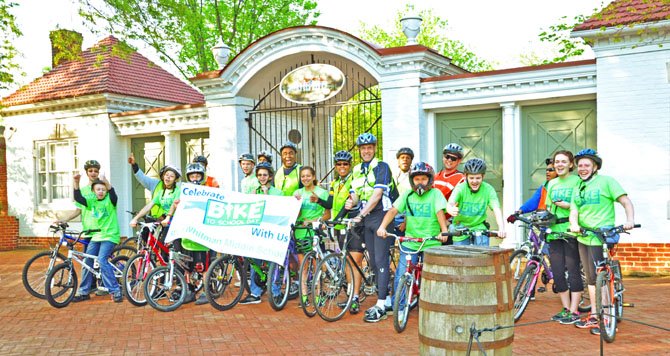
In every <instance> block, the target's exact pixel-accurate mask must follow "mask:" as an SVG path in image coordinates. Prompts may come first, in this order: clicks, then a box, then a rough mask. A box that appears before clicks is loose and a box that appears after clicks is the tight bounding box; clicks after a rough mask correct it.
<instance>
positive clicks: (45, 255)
mask: <svg viewBox="0 0 670 356" xmlns="http://www.w3.org/2000/svg"><path fill="white" fill-rule="evenodd" d="M53 256H54V251H43V252H40V253H38V254H36V255H35V256H33V257H31V258H30V259H29V260H28V262H26V264H25V265H24V266H23V271H22V272H21V280H22V281H23V286H24V287H25V288H26V290H27V291H28V293H30V294H31V295H32V296H33V297H37V298H40V299H45V298H46V296H45V295H44V283H45V282H46V279H47V275H49V272H50V271H51V269H53V267H54V266H55V265H57V264H60V263H63V262H64V261H65V256H63V255H62V254H60V253H57V254H56V258H53Z"/></svg>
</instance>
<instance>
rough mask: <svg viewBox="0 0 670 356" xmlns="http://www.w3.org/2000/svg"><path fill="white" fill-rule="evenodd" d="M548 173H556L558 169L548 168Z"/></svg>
mask: <svg viewBox="0 0 670 356" xmlns="http://www.w3.org/2000/svg"><path fill="white" fill-rule="evenodd" d="M546 171H547V172H556V169H554V168H547V169H546Z"/></svg>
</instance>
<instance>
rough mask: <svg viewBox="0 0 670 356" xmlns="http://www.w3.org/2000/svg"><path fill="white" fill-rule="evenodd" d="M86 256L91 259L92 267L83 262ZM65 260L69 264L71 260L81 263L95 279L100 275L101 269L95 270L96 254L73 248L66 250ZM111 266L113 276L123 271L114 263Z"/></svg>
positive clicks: (101, 287) (99, 287)
mask: <svg viewBox="0 0 670 356" xmlns="http://www.w3.org/2000/svg"><path fill="white" fill-rule="evenodd" d="M86 258H90V259H92V260H93V267H89V266H88V265H87V264H86V263H85V259H86ZM67 261H68V263H70V264H72V262H77V263H78V264H80V265H81V267H82V268H84V269H86V270H87V271H88V272H89V273H91V274H92V275H93V276H95V278H96V279H100V278H101V276H102V271H96V270H95V265H96V264H98V263H99V261H98V256H96V255H89V254H87V253H84V252H79V251H75V250H73V249H69V250H68V252H67ZM111 266H112V269H114V276H115V277H118V276H120V274H121V273H123V271H122V270H120V269H119V268H118V267H116V266H115V265H113V264H112V265H111ZM98 289H103V290H107V289H106V287H103V286H98Z"/></svg>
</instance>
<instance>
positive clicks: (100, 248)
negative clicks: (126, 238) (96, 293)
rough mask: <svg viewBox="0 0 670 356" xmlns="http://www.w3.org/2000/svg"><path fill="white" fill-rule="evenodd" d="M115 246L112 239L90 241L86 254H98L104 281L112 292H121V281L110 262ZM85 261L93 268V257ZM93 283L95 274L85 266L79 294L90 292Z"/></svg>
mask: <svg viewBox="0 0 670 356" xmlns="http://www.w3.org/2000/svg"><path fill="white" fill-rule="evenodd" d="M115 246H116V244H115V243H113V242H111V241H96V242H91V243H89V244H88V247H87V248H86V254H88V255H94V256H98V264H100V272H101V273H102V283H103V284H104V285H105V287H107V290H108V291H109V293H110V294H116V293H120V292H121V288H120V287H119V283H118V282H117V281H116V277H114V269H113V268H112V265H111V264H110V263H109V255H110V254H111V253H112V249H114V247H115ZM84 263H86V265H87V266H89V267H91V268H93V259H92V258H87V259H86V260H84ZM92 283H93V274H91V273H90V272H89V271H88V270H87V269H85V268H84V269H83V272H82V276H81V284H80V285H79V295H86V294H88V293H89V292H90V291H91V284H92Z"/></svg>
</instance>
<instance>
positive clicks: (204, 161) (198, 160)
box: [193, 155, 208, 168]
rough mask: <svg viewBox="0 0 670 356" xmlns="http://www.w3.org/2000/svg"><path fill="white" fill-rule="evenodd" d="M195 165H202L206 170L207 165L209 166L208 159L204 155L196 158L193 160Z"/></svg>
mask: <svg viewBox="0 0 670 356" xmlns="http://www.w3.org/2000/svg"><path fill="white" fill-rule="evenodd" d="M193 163H200V164H202V165H203V166H204V167H205V168H207V164H208V162H207V157H205V156H202V155H201V156H195V157H194V158H193Z"/></svg>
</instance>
